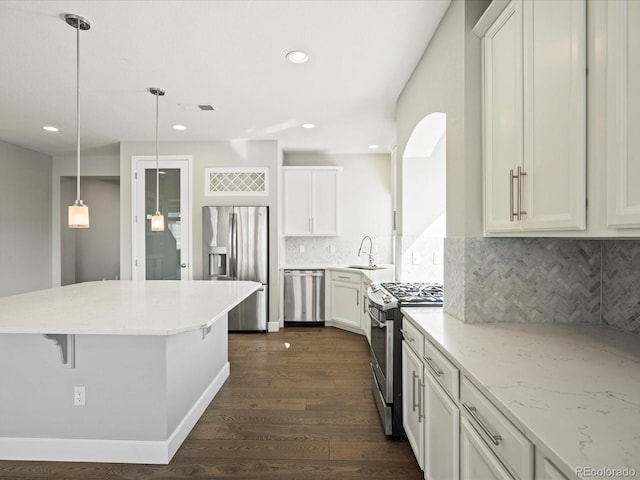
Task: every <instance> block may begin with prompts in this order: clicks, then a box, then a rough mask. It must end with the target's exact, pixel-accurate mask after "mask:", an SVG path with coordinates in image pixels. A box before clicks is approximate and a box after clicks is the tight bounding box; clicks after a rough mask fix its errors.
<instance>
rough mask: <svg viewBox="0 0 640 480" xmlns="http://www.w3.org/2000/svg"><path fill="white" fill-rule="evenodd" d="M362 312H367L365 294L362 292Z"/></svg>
mask: <svg viewBox="0 0 640 480" xmlns="http://www.w3.org/2000/svg"><path fill="white" fill-rule="evenodd" d="M362 313H367V294H366V293H363V294H362Z"/></svg>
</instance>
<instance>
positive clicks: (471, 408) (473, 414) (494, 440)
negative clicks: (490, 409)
mask: <svg viewBox="0 0 640 480" xmlns="http://www.w3.org/2000/svg"><path fill="white" fill-rule="evenodd" d="M462 406H463V407H464V409H465V410H466V411H467V413H468V414H469V415H471V418H473V419H474V420H475V422H476V423H477V424H478V425H479V426H480V428H481V429H482V431H483V432H484V433H485V434H486V435H487V436H488V437H489V438H490V439H491V442H492V443H493V444H494V445H495V446H496V447H497V446H498V445H500V442H501V441H502V437H501V436H500V435H496V434H494V433H491V430H489V428H488V427H487V426H486V425H485V424H484V423H483V422H482V420H480V417H479V416H478V411H477V410H476V407H474V406H469V405H467V403H466V402H462Z"/></svg>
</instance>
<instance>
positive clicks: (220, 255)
mask: <svg viewBox="0 0 640 480" xmlns="http://www.w3.org/2000/svg"><path fill="white" fill-rule="evenodd" d="M202 245H203V249H204V251H203V256H202V257H203V262H204V265H203V272H204V279H205V280H252V281H254V282H260V283H262V288H261V289H260V290H259V291H257V292H255V293H254V294H253V295H251V296H250V297H248V298H247V299H246V300H244V301H243V302H242V303H241V304H240V305H238V306H237V307H235V308H234V309H233V310H231V311H230V312H229V331H266V330H267V319H268V311H269V310H268V308H269V300H268V299H269V208H268V207H203V209H202Z"/></svg>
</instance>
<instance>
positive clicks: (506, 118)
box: [479, 0, 587, 235]
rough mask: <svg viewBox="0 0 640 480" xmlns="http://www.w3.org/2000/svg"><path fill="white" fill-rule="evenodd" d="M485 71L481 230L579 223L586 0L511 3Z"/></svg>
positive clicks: (488, 49) (487, 37)
mask: <svg viewBox="0 0 640 480" xmlns="http://www.w3.org/2000/svg"><path fill="white" fill-rule="evenodd" d="M490 8H491V7H490ZM481 22H482V19H481ZM481 22H479V24H480V23H481ZM483 77H484V78H483V80H484V81H483V88H484V94H483V100H484V120H483V123H484V214H485V216H484V226H485V232H486V233H487V234H488V235H490V234H493V233H500V232H521V231H536V230H538V231H554V230H555V231H557V230H583V229H585V228H586V165H587V164H586V113H585V110H586V4H585V2H584V1H583V0H557V1H553V2H537V1H536V2H534V1H530V0H513V1H512V2H510V3H509V4H508V5H507V7H506V8H505V9H504V10H503V11H502V13H501V14H500V15H499V16H498V17H497V19H496V20H495V21H494V22H493V23H492V25H491V26H490V27H489V28H488V29H487V31H486V33H485V34H484V36H483Z"/></svg>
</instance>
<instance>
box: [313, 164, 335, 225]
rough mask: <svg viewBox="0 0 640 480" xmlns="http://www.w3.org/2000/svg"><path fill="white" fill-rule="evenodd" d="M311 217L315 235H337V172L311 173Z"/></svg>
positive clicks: (319, 171) (322, 171)
mask: <svg viewBox="0 0 640 480" xmlns="http://www.w3.org/2000/svg"><path fill="white" fill-rule="evenodd" d="M312 177H313V181H312V189H313V190H312V191H313V215H312V231H313V233H314V234H315V235H337V234H338V171H337V170H318V171H314V172H312Z"/></svg>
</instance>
